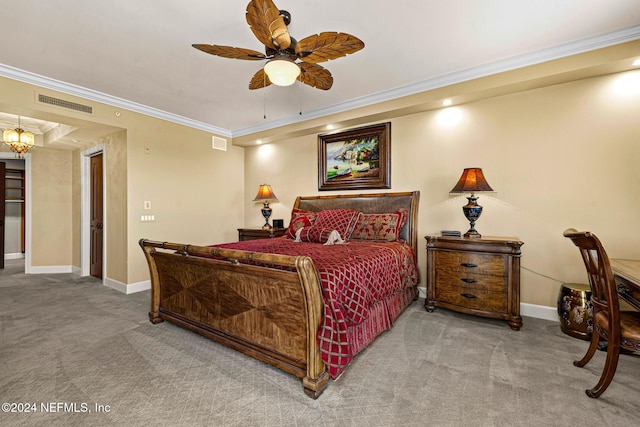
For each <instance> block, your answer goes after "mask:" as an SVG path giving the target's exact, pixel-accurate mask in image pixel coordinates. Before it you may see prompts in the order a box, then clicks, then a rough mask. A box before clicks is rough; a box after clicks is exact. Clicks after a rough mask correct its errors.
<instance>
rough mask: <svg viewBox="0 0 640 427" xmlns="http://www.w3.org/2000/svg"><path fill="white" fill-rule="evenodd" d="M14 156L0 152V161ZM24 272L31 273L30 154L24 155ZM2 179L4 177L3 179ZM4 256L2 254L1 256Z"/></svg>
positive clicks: (10, 153)
mask: <svg viewBox="0 0 640 427" xmlns="http://www.w3.org/2000/svg"><path fill="white" fill-rule="evenodd" d="M15 158H16V154H15V153H13V152H8V151H2V152H0V159H7V160H10V159H15ZM23 160H24V182H25V187H26V188H25V190H26V191H25V193H24V202H25V203H26V205H25V210H24V272H25V274H29V273H31V153H26V154H24V159H23ZM3 178H4V177H3ZM2 256H4V254H2Z"/></svg>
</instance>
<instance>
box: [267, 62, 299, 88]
mask: <svg viewBox="0 0 640 427" xmlns="http://www.w3.org/2000/svg"><path fill="white" fill-rule="evenodd" d="M264 72H265V73H267V77H269V80H270V81H271V83H273V84H274V85H276V86H291V85H292V84H294V83H295V81H296V80H297V79H298V76H299V75H300V67H298V65H296V63H295V62H292V61H289V60H286V59H272V60H271V61H269V62H267V64H266V65H265V66H264Z"/></svg>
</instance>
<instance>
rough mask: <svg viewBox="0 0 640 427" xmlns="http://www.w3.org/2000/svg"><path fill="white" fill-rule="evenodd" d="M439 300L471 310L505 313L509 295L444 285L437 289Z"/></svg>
mask: <svg viewBox="0 0 640 427" xmlns="http://www.w3.org/2000/svg"><path fill="white" fill-rule="evenodd" d="M436 299H437V300H438V302H442V303H445V304H453V305H456V306H458V307H464V308H467V309H471V310H481V311H487V312H496V313H504V312H506V311H507V296H506V294H505V293H502V292H490V291H483V290H481V289H474V288H464V287H457V286H444V287H439V288H437V290H436Z"/></svg>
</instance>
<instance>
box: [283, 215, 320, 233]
mask: <svg viewBox="0 0 640 427" xmlns="http://www.w3.org/2000/svg"><path fill="white" fill-rule="evenodd" d="M318 214H319V212H312V211H305V210H302V209H293V210H292V211H291V221H290V222H289V228H288V229H287V233H286V236H287V237H288V238H290V239H295V238H296V232H297V231H298V230H299V229H301V228H302V227H311V226H312V225H313V224H314V223H315V222H316V219H317V218H318Z"/></svg>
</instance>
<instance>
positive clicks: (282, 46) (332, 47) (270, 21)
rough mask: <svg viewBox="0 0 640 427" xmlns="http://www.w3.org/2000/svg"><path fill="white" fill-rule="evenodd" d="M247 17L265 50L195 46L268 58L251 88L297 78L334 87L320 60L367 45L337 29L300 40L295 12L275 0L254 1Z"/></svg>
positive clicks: (227, 55)
mask: <svg viewBox="0 0 640 427" xmlns="http://www.w3.org/2000/svg"><path fill="white" fill-rule="evenodd" d="M246 17H247V23H248V24H249V26H250V27H251V31H253V34H254V35H255V36H256V38H257V39H258V40H259V41H260V42H261V43H263V44H264V45H265V53H261V52H258V51H255V50H251V49H244V48H240V47H231V46H219V45H210V44H194V45H193V47H195V48H196V49H199V50H201V51H203V52H206V53H210V54H211V55H217V56H222V57H224V58H232V59H244V60H249V61H260V60H267V61H268V62H267V63H266V64H265V66H264V68H263V69H261V70H259V71H258V72H257V73H255V74H254V76H253V78H252V79H251V82H250V83H249V89H261V88H263V87H267V86H269V85H270V84H272V83H273V84H275V85H278V86H289V85H292V84H293V83H294V82H295V81H296V80H299V81H301V82H302V83H305V84H307V85H309V86H312V87H315V88H318V89H323V90H327V89H330V88H331V86H332V85H333V77H332V76H331V73H330V72H329V70H327V69H326V68H324V67H322V66H320V65H318V62H325V61H329V60H332V59H336V58H340V57H343V56H346V55H348V54H350V53H354V52H357V51H359V50H360V49H362V48H363V47H364V43H363V42H362V40H360V39H359V38H357V37H355V36H352V35H351V34H347V33H337V32H322V33H320V34H314V35H312V36H309V37H306V38H304V39H302V40H300V41H296V39H294V38H293V37H291V35H289V31H288V29H287V25H289V23H290V22H291V14H290V13H289V12H287V11H286V10H279V9H278V8H277V7H276V5H275V4H273V1H272V0H251V1H250V2H249V4H248V5H247V15H246ZM298 61H300V62H298Z"/></svg>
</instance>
